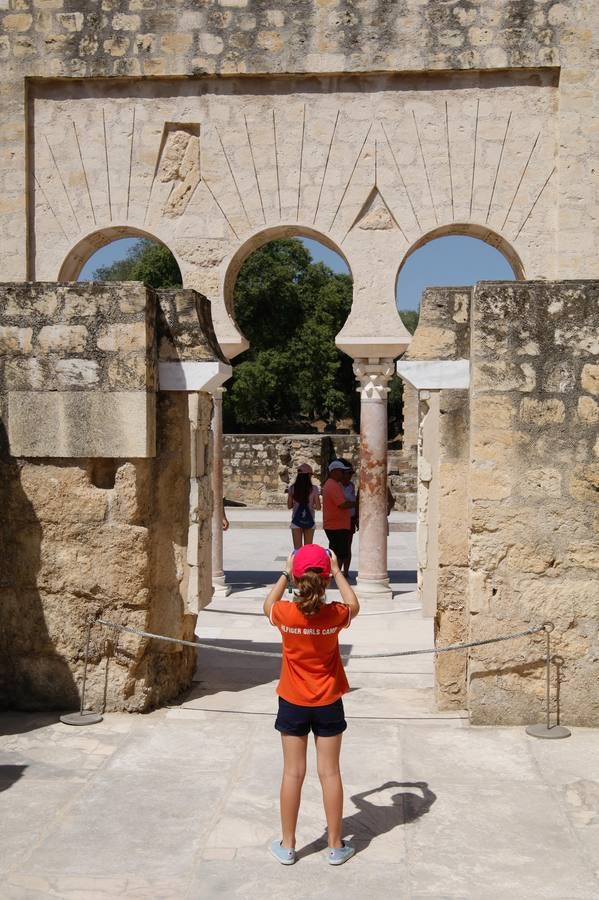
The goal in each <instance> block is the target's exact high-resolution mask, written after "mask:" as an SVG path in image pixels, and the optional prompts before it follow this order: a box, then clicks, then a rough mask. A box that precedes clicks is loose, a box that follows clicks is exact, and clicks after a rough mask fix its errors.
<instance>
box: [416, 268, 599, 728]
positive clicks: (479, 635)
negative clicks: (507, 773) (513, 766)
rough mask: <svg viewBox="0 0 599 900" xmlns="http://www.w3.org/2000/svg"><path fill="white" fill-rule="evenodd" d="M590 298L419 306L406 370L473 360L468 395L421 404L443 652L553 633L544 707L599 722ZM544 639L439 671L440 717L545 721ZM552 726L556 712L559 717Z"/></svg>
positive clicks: (561, 288)
mask: <svg viewBox="0 0 599 900" xmlns="http://www.w3.org/2000/svg"><path fill="white" fill-rule="evenodd" d="M598 297H599V285H598V283H597V282H559V283H541V282H524V283H521V284H518V283H517V282H508V283H491V282H482V283H480V284H479V285H477V286H476V287H475V288H474V289H472V290H465V289H461V288H455V289H432V290H430V291H427V292H426V293H425V297H424V303H423V307H422V313H421V323H422V332H420V333H419V330H418V331H417V332H416V336H415V339H414V342H413V344H412V345H411V347H410V351H409V355H410V357H411V358H416V359H420V361H421V365H422V366H423V367H426V366H427V365H429V366H430V365H431V364H433V365H434V364H438V363H440V362H441V361H446V360H447V356H452V355H453V356H454V357H457V358H458V359H462V358H465V359H468V358H469V359H470V388H469V391H468V390H455V389H443V387H442V386H441V383H439V385H438V386H437V387H436V389H435V390H421V391H420V405H421V425H420V429H421V438H420V446H419V482H420V483H419V522H418V529H419V565H420V572H419V575H420V589H421V593H422V597H423V602H424V603H425V604H426V603H427V602H428V600H429V598H432V600H433V607H434V611H435V631H436V637H437V640H438V642H439V644H440V645H441V646H442V645H444V644H447V643H452V642H454V641H459V640H464V639H468V638H470V639H473V640H478V639H486V638H489V637H492V636H494V635H499V634H509V633H510V632H512V631H515V632H517V631H521V630H523V629H525V628H527V627H528V626H530V625H533V624H535V625H536V624H539V623H542V622H543V621H546V620H549V621H552V622H553V623H554V624H555V632H554V634H553V640H554V643H553V648H554V653H555V659H556V661H557V662H558V663H559V665H557V664H556V665H555V666H554V668H553V670H552V671H553V674H552V697H553V703H554V704H555V698H556V693H557V687H556V686H557V679H559V694H560V711H561V716H562V718H563V719H564V721H568V722H570V723H572V724H578V725H592V724H596V722H597V721H598V720H599V716H598V713H599V710H598V707H597V700H598V698H597V691H596V685H597V678H598V675H599V672H598V668H597V661H598V643H597V642H598V640H599V629H598V625H597V617H598V608H597V600H598V597H599V593H598V590H597V569H598V566H599V557H598V553H599V540H598V524H599V522H598V518H597V491H598V490H599V482H598V479H599V468H598V463H597V456H598V434H599V427H598V426H599V416H598V415H597V410H598V409H599V406H598V403H597V397H598V396H599V394H598V392H599V387H598V380H597V376H598V373H599V368H598V359H599V343H598V342H597V333H598V326H599V318H598V316H599V305H598V304H597V299H598ZM544 641H545V638H544V636H543V635H541V636H540V637H535V638H533V639H532V640H529V639H524V640H517V641H514V642H508V643H502V644H491V645H487V646H484V647H480V648H477V649H473V650H471V651H469V652H468V654H466V652H464V653H460V654H457V653H456V654H451V655H449V654H448V655H446V656H445V655H444V656H440V657H439V658H438V660H437V663H436V690H437V700H438V703H439V705H440V706H441V707H450V706H461V705H463V704H466V705H467V707H468V710H469V712H470V717H471V721H473V722H475V723H478V724H490V723H505V724H508V723H510V724H511V723H514V722H521V723H531V722H535V721H541V720H542V718H543V711H544V702H545V668H544V665H543V654H544ZM552 714H553V715H554V716H555V715H556V714H557V709H556V708H555V707H554V708H553V709H552Z"/></svg>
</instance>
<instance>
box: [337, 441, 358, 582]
mask: <svg viewBox="0 0 599 900" xmlns="http://www.w3.org/2000/svg"><path fill="white" fill-rule="evenodd" d="M339 462H342V463H344V464H345V465H346V466H347V469H344V470H343V475H342V481H341V484H342V485H343V493H344V494H345V499H346V500H349V501H350V502H351V503H353V504H354V506H353V507H350V510H349V513H350V529H349V531H350V534H349V546H348V554H347V558H346V560H345V562H344V564H343V574H344V575H345V577H346V578H349V566H350V563H351V545H352V541H353V538H354V534H355V533H356V528H357V525H356V488H355V485H354V483H353V481H352V477H353V474H354V467H353V466H352V464H351V463H350V461H349V460H348V459H344V458H343V457H342V456H340V457H339Z"/></svg>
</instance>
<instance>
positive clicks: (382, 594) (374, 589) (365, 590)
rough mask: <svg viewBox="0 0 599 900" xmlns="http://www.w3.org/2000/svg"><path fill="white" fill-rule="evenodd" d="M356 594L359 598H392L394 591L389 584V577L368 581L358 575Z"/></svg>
mask: <svg viewBox="0 0 599 900" xmlns="http://www.w3.org/2000/svg"><path fill="white" fill-rule="evenodd" d="M356 594H357V597H358V600H392V599H393V591H392V590H391V585H390V584H389V579H388V578H381V579H380V580H378V581H368V580H364V579H361V578H360V577H359V576H358V580H357V583H356Z"/></svg>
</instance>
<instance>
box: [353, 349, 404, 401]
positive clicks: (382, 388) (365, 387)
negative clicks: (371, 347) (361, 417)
mask: <svg viewBox="0 0 599 900" xmlns="http://www.w3.org/2000/svg"><path fill="white" fill-rule="evenodd" d="M353 369H354V375H355V376H356V378H357V379H358V382H359V387H358V392H359V393H360V394H361V397H362V401H367V400H384V399H385V398H386V396H387V394H388V393H389V390H390V388H389V381H390V379H391V376H392V375H393V372H394V367H393V360H392V359H379V360H371V359H357V360H356V361H355V362H354V366H353Z"/></svg>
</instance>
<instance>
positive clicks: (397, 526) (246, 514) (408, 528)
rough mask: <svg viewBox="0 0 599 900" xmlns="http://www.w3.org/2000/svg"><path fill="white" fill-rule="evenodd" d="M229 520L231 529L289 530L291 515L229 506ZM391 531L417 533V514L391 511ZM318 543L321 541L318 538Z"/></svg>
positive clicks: (319, 524) (284, 511)
mask: <svg viewBox="0 0 599 900" xmlns="http://www.w3.org/2000/svg"><path fill="white" fill-rule="evenodd" d="M225 511H226V513H227V518H228V520H229V525H230V526H231V528H235V529H237V528H254V529H255V528H270V529H274V528H287V529H288V528H289V522H290V518H291V513H290V512H289V510H288V509H284V508H282V509H257V508H255V507H252V506H227V507H226V510H225ZM388 520H389V530H390V531H405V532H414V531H416V513H415V512H403V511H400V510H391V512H390V513H389V516H388ZM316 521H317V532H320V531H321V529H322V512H317V513H316ZM316 539H317V541H318V540H320V539H319V538H318V536H317V538H316Z"/></svg>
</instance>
